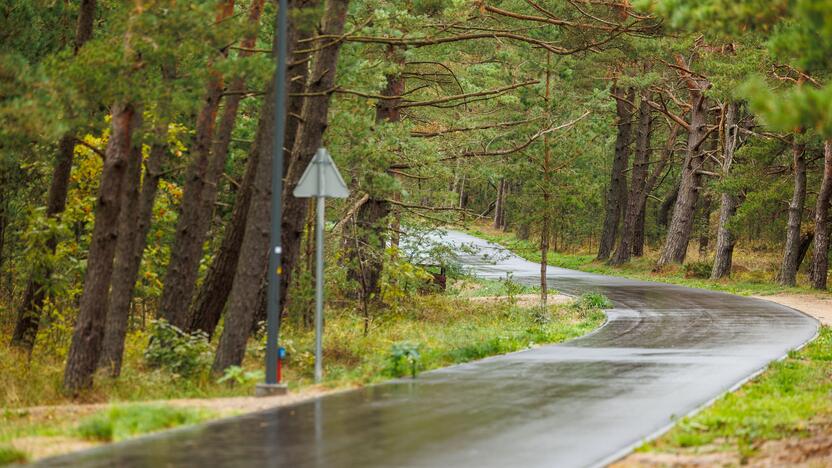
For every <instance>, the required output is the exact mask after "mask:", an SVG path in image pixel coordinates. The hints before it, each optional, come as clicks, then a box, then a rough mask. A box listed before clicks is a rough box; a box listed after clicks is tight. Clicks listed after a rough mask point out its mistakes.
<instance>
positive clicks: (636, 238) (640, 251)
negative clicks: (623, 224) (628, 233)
mask: <svg viewBox="0 0 832 468" xmlns="http://www.w3.org/2000/svg"><path fill="white" fill-rule="evenodd" d="M646 219H647V200H646V199H645V200H644V203H642V204H641V214H640V215H639V217H638V220H637V221H636V232H635V233H634V234H633V257H643V256H644V226H645V223H646Z"/></svg>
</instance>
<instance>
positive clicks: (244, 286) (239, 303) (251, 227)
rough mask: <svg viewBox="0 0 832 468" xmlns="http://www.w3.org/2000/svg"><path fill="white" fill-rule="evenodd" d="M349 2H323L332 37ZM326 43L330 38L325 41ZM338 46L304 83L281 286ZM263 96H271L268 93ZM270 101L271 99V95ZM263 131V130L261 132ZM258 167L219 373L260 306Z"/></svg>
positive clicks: (240, 350)
mask: <svg viewBox="0 0 832 468" xmlns="http://www.w3.org/2000/svg"><path fill="white" fill-rule="evenodd" d="M348 3H349V2H348V1H345V0H329V1H327V2H326V4H325V8H324V17H323V20H322V23H323V24H322V27H321V34H324V35H335V36H338V35H341V34H343V31H344V23H345V22H346V13H347V6H348ZM291 36H294V37H297V36H296V33H295V32H293V31H291V30H290V39H289V44H288V45H289V47H290V50H291V49H292V45H293V44H294V39H293V37H291ZM322 41H323V40H322ZM327 44H329V43H328V42H327ZM339 51H340V43H338V44H335V45H331V44H330V46H329V47H323V48H321V49H320V50H318V51H317V52H316V54H315V56H316V60H315V65H314V68H313V70H312V73H311V75H310V77H311V78H310V81H309V87H308V94H311V95H313V96H312V97H308V98H307V99H306V100H305V101H304V105H303V111H302V118H301V121H302V122H303V126H302V127H300V128H299V134H298V137H297V139H296V141H295V150H294V151H293V155H294V157H295V158H297V159H294V160H293V161H292V162H291V163H290V164H289V170H288V174H287V177H286V187H285V189H284V192H283V200H284V211H283V220H282V223H283V240H282V245H283V262H282V270H283V275H282V278H283V279H282V283H283V284H282V285H281V289H285V288H286V287H287V285H288V284H290V282H291V277H290V276H291V272H292V271H293V269H294V266H295V263H296V262H297V259H298V254H299V250H300V244H299V240H300V236H301V235H302V233H303V224H304V221H305V220H306V207H307V200H304V199H299V198H294V197H293V196H292V191H293V190H294V187H295V185H296V184H297V182H298V180H299V178H300V175H301V174H302V172H303V170H304V169H305V168H306V166H307V165H308V164H309V162H310V161H311V159H312V156H314V153H315V151H316V150H317V148H318V147H319V146H320V145H321V141H322V138H323V132H324V130H325V129H326V126H327V114H328V111H329V100H330V93H329V92H328V90H330V89H331V88H332V86H334V84H335V73H336V66H337V64H338V53H339ZM267 99H269V98H268V97H267ZM270 100H271V101H273V100H274V99H273V98H272V99H270ZM266 105H267V106H274V102H271V103H268V102H267V104H266ZM271 112H274V109H272V110H271ZM263 133H267V132H265V131H264V132H263ZM264 143H265V141H264ZM269 144H271V143H269ZM262 154H266V153H262ZM258 167H259V168H258V171H257V174H256V175H255V179H254V180H255V183H254V187H255V190H254V193H253V195H252V199H251V206H250V208H249V213H248V220H247V226H246V233H245V236H244V238H243V245H242V247H241V250H240V260H239V263H238V265H237V273H236V275H235V277H234V285H233V286H232V289H231V295H230V297H229V304H228V314H227V317H226V326H225V328H224V329H223V334H222V337H220V343H219V346H218V348H217V355H216V358H215V359H214V365H213V369H214V371H215V372H222V371H223V370H224V369H226V368H227V367H229V366H232V365H239V364H240V363H241V362H242V359H243V355H244V354H245V345H246V341H247V340H248V336H249V331H250V330H251V328H252V321H253V320H254V315H255V313H256V311H257V308H258V305H259V304H257V302H259V301H258V300H257V299H258V292H259V287H260V285H261V282H262V278H263V275H265V272H266V267H267V260H268V258H267V256H264V255H263V252H264V251H267V250H268V245H269V227H270V225H269V204H270V196H271V194H270V190H269V187H270V184H271V180H270V178H271V158H262V159H261V161H260V162H259V164H258ZM298 205H302V206H298ZM293 241H296V242H293Z"/></svg>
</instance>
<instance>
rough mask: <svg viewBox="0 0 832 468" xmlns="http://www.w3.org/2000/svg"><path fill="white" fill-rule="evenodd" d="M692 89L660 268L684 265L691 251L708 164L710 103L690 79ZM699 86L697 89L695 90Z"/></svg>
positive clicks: (659, 263)
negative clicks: (682, 158) (704, 149)
mask: <svg viewBox="0 0 832 468" xmlns="http://www.w3.org/2000/svg"><path fill="white" fill-rule="evenodd" d="M690 81H691V82H695V84H694V83H691V85H690V87H689V90H690V94H691V109H690V121H689V123H688V125H689V129H688V147H687V152H686V154H685V161H684V165H683V167H682V175H681V180H680V183H679V193H678V195H677V197H676V204H675V205H674V207H673V218H672V219H671V220H670V226H669V227H668V230H667V238H666V239H665V243H664V246H663V247H662V252H661V255H660V257H659V261H658V264H657V267H658V268H661V267H663V266H665V265H668V264H671V263H682V262H684V261H685V256H686V255H687V251H688V242H689V241H690V236H691V232H692V230H693V219H694V212H695V210H696V202H697V200H698V199H699V189H700V185H701V179H702V176H701V174H700V172H699V171H700V170H702V166H703V164H704V163H705V161H704V155H703V152H702V149H701V147H702V144H703V143H705V139H706V136H707V134H708V129H707V119H708V100H707V98H706V97H705V95H704V94H703V89H702V87H703V85H702V84H701V83H698V82H697V81H696V80H694V79H691V80H690ZM694 86H698V87H696V88H695V87H694Z"/></svg>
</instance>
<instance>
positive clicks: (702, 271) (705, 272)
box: [685, 262, 713, 279]
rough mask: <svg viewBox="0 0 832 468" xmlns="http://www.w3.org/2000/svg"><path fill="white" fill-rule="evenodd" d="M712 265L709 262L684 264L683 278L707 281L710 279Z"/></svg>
mask: <svg viewBox="0 0 832 468" xmlns="http://www.w3.org/2000/svg"><path fill="white" fill-rule="evenodd" d="M712 268H713V264H712V263H710V262H690V263H686V264H685V278H701V279H707V278H710V277H711V269H712Z"/></svg>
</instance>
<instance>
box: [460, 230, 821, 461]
mask: <svg viewBox="0 0 832 468" xmlns="http://www.w3.org/2000/svg"><path fill="white" fill-rule="evenodd" d="M472 233H474V234H475V235H478V236H481V237H484V238H487V239H489V240H491V241H493V242H496V243H499V244H501V245H503V246H505V247H506V248H509V249H510V250H512V251H514V252H515V253H517V254H519V255H521V256H523V257H525V258H526V259H528V260H530V261H536V262H539V261H540V252H539V250H537V247H536V245H535V244H533V243H532V242H529V241H525V240H520V239H517V238H516V237H515V236H514V235H513V234H511V233H505V232H502V231H497V230H494V229H491V228H490V227H489V226H477V227H476V231H472ZM776 256H777V254H776V253H765V252H742V251H740V252H738V253H737V265H736V267H735V271H734V274H733V275H732V278H731V279H726V280H721V281H710V280H708V279H704V278H697V277H696V275H697V274H701V272H700V273H697V271H696V270H697V269H702V268H701V265H700V263H701V264H703V265H704V264H705V262H693V264H694V265H693V266H688V267H686V268H685V267H682V268H676V269H669V270H666V271H664V272H661V273H655V272H652V264H653V262H654V261H655V258H654V256H653V255H651V254H649V253H648V255H647V256H646V258H643V259H636V260H635V261H633V262H632V263H631V264H630V265H626V266H623V267H610V266H607V265H605V264H604V263H601V262H597V261H595V256H594V255H593V254H592V253H578V254H562V253H553V254H551V255H550V256H549V264H550V265H555V266H560V267H563V268H570V269H575V270H582V271H588V272H593V273H600V274H608V275H614V276H623V277H630V278H634V279H643V280H651V281H661V282H666V283H675V284H681V285H685V286H690V287H697V288H705V289H715V290H720V291H728V292H732V293H735V294H740V295H747V296H754V297H758V298H760V299H765V300H770V301H773V302H777V303H780V304H783V305H786V306H789V307H792V308H795V309H797V310H800V311H803V312H805V313H807V314H809V315H812V316H814V317H816V318H817V319H818V320H820V321H821V323H823V324H824V325H825V326H823V327H822V328H821V331H820V334H819V336H818V338H817V339H816V340H815V341H813V342H811V343H809V344H808V345H807V346H806V347H804V348H803V349H802V350H800V351H795V352H792V353H790V354H789V355H788V357H786V358H785V359H783V360H782V361H778V362H775V363H772V364H771V365H770V366H769V367H768V369H767V370H765V371H764V372H762V373H761V374H760V375H758V376H757V377H756V378H754V379H752V380H751V381H750V382H748V383H746V384H745V385H743V386H742V387H741V388H740V389H739V390H737V391H736V392H733V393H729V394H726V395H725V396H723V397H722V398H720V399H719V400H718V401H716V402H715V403H714V404H713V405H712V406H710V407H708V408H706V409H704V410H702V411H701V412H699V413H697V414H696V415H693V416H690V417H686V418H683V419H681V420H680V421H678V423H677V424H676V425H675V426H674V427H673V429H671V430H670V431H669V432H667V433H666V434H664V435H662V436H661V437H659V438H658V439H656V440H654V441H651V442H648V443H645V444H644V445H643V446H642V447H640V448H639V449H638V450H637V451H636V453H633V454H631V455H629V456H627V457H625V458H624V459H622V460H620V461H618V462H616V463H615V464H613V465H612V466H613V467H614V468H633V467H710V466H740V465H743V466H745V465H747V466H759V467H763V466H765V467H774V466H802V467H815V466H817V467H820V466H832V328H830V325H832V294H829V293H828V292H821V291H815V290H811V289H809V288H808V286H807V283H808V282H807V281H806V279H805V276H804V275H803V274H801V275H800V278H799V281H800V283H799V287H796V288H784V287H782V286H779V285H777V284H775V283H774V281H773V278H774V273H773V268H775V267H776V260H775V259H776ZM707 270H708V271H709V268H707Z"/></svg>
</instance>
